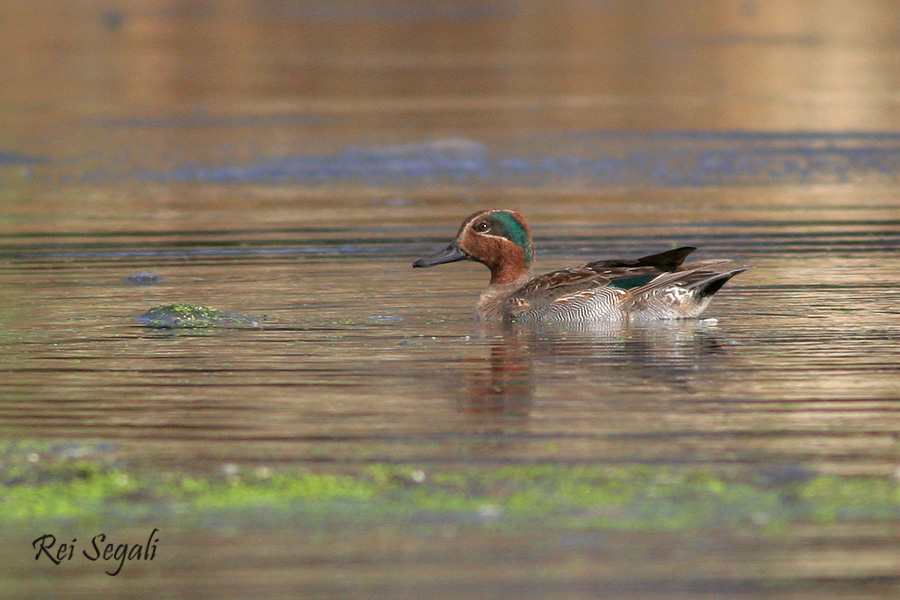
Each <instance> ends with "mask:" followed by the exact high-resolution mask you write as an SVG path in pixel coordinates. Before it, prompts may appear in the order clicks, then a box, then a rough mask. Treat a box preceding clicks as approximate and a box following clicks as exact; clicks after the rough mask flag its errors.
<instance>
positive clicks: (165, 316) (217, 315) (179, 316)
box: [137, 304, 260, 329]
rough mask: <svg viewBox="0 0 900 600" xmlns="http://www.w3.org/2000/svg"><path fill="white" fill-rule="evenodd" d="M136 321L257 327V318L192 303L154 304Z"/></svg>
mask: <svg viewBox="0 0 900 600" xmlns="http://www.w3.org/2000/svg"><path fill="white" fill-rule="evenodd" d="M137 319H138V321H139V322H140V323H142V324H144V325H146V326H148V327H157V328H160V329H197V328H204V327H257V326H258V325H259V321H260V320H259V318H257V317H254V316H251V315H243V314H240V313H234V312H227V311H224V310H220V309H218V308H212V307H209V306H197V305H194V304H166V305H163V306H155V307H153V308H151V309H150V310H148V311H147V312H145V313H143V314H142V315H140V316H139V317H138V318H137Z"/></svg>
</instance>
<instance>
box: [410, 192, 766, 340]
mask: <svg viewBox="0 0 900 600" xmlns="http://www.w3.org/2000/svg"><path fill="white" fill-rule="evenodd" d="M694 250H696V248H694V247H691V246H685V247H682V248H676V249H674V250H668V251H666V252H660V253H658V254H650V255H648V256H644V257H641V258H636V259H630V260H600V261H596V262H591V263H588V264H586V265H583V266H580V267H572V268H568V269H560V270H559V271H552V272H550V273H545V274H544V275H538V276H536V277H532V275H531V264H532V262H533V261H534V243H533V242H532V241H531V229H529V227H528V223H527V222H526V221H525V217H523V216H522V215H521V214H520V213H518V212H516V211H514V210H501V209H490V210H482V211H479V212H476V213H475V214H473V215H470V216H469V217H467V218H466V219H465V220H464V221H463V223H462V226H461V227H460V228H459V232H458V233H457V234H456V239H454V240H453V241H452V242H451V243H450V245H449V246H447V247H446V248H444V249H443V250H440V251H438V252H436V253H434V254H432V255H431V256H426V257H425V258H420V259H419V260H417V261H416V262H414V263H413V267H433V266H435V265H441V264H444V263H450V262H455V261H458V260H463V259H468V260H474V261H476V262H480V263H482V264H483V265H486V266H487V267H488V268H489V269H490V270H491V282H490V285H488V287H487V289H486V290H484V291H483V292H482V293H481V297H480V298H479V300H478V304H477V305H476V307H475V319H476V320H485V321H506V322H525V323H543V322H552V323H567V322H569V323H573V322H576V323H577V322H586V321H622V322H627V321H630V320H642V321H643V320H654V319H685V318H694V317H697V316H699V315H700V313H702V312H703V311H704V310H705V309H706V307H707V306H708V305H709V302H710V300H711V299H712V296H713V294H715V293H716V292H718V291H719V290H720V289H721V288H722V286H723V285H725V283H726V282H727V281H728V280H729V279H731V278H732V277H734V276H735V275H737V274H738V273H742V272H744V271H746V270H747V269H748V267H746V266H740V265H736V264H735V263H734V262H732V261H730V260H705V261H696V262H689V263H684V259H685V258H686V257H687V256H688V255H689V254H690V253H691V252H693V251H694Z"/></svg>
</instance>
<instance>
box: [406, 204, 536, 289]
mask: <svg viewBox="0 0 900 600" xmlns="http://www.w3.org/2000/svg"><path fill="white" fill-rule="evenodd" d="M463 259H468V260H474V261H476V262H480V263H481V264H483V265H486V266H487V267H488V268H489V269H490V270H491V284H492V285H503V284H509V283H518V282H521V281H524V280H526V279H527V278H528V276H529V274H530V272H531V263H532V261H533V260H534V244H533V243H532V242H531V229H529V228H528V223H526V222H525V217H523V216H522V215H521V214H519V213H518V212H516V211H514V210H498V209H491V210H482V211H479V212H477V213H475V214H473V215H470V216H469V217H467V218H466V220H465V221H463V224H462V226H460V228H459V232H458V233H457V234H456V239H454V240H453V241H452V242H451V243H450V245H449V246H447V247H446V248H444V249H443V250H440V251H438V252H436V253H434V254H432V255H431V256H426V257H425V258H420V259H419V260H417V261H416V262H414V263H413V266H414V267H433V266H435V265H442V264H444V263H450V262H456V261H458V260H463Z"/></svg>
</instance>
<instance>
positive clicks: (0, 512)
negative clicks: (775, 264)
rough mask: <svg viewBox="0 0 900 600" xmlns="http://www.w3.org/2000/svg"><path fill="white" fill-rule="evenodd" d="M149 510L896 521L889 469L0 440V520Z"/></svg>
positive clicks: (240, 517)
mask: <svg viewBox="0 0 900 600" xmlns="http://www.w3.org/2000/svg"><path fill="white" fill-rule="evenodd" d="M116 518H118V519H120V520H122V521H126V522H127V521H130V520H133V519H135V518H139V519H140V518H143V519H153V522H154V523H162V522H169V521H172V520H177V521H178V522H181V523H188V524H190V523H195V524H196V523H205V522H210V520H212V521H215V522H221V521H222V519H223V518H224V519H225V520H227V522H229V523H234V524H236V525H239V524H241V523H255V524H263V525H266V524H268V525H270V526H277V525H281V524H284V523H305V524H306V525H305V526H306V527H313V528H315V527H350V526H357V525H365V524H369V525H382V524H395V525H401V526H404V527H408V526H422V527H425V528H428V527H432V526H433V525H434V524H435V523H451V524H452V523H469V524H475V525H478V526H488V525H489V526H492V527H495V526H496V527H502V528H506V529H509V530H512V531H532V530H534V529H535V528H554V529H564V530H565V529H571V530H632V531H636V530H650V531H653V530H656V531H699V530H706V529H709V528H726V529H746V528H750V529H753V530H756V531H761V532H764V533H766V534H770V535H777V534H779V533H780V532H783V531H787V530H789V528H790V526H792V525H798V524H817V525H833V524H841V523H853V522H870V523H871V522H880V523H885V524H887V523H893V524H896V523H898V522H900V484H898V482H897V481H896V480H895V479H892V478H880V477H839V476H831V475H827V476H826V475H817V474H814V473H812V472H809V473H807V474H806V475H805V476H803V477H782V478H781V479H778V480H777V481H773V480H772V478H771V477H768V478H767V477H753V476H747V475H746V474H745V475H743V476H737V475H734V474H731V475H729V476H726V475H724V474H722V473H718V472H716V471H715V470H713V469H710V468H701V467H663V466H646V465H632V466H618V467H610V466H594V465H560V464H541V465H512V466H510V465H506V466H502V465H479V466H468V467H455V468H454V467H447V466H442V467H440V468H436V469H425V468H422V467H417V466H415V465H383V464H379V465H371V466H367V467H355V468H352V469H348V468H346V467H345V468H344V469H343V470H342V471H341V472H330V471H329V472H324V471H313V470H309V469H303V468H299V467H296V466H284V467H282V466H279V467H269V466H248V467H242V466H239V465H233V464H223V465H219V466H218V467H215V468H212V469H210V470H209V471H208V472H197V471H196V470H195V471H190V472H189V471H185V470H174V471H173V470H159V469H156V468H153V467H149V466H143V467H142V466H140V465H138V464H130V463H127V462H122V461H119V460H117V459H116V458H115V452H114V451H112V450H111V448H110V447H108V446H104V445H94V446H91V445H85V444H80V443H69V444H48V443H46V442H7V443H2V444H0V524H2V523H11V522H28V521H35V520H44V519H71V520H79V521H91V520H94V521H99V520H101V519H104V520H108V519H116Z"/></svg>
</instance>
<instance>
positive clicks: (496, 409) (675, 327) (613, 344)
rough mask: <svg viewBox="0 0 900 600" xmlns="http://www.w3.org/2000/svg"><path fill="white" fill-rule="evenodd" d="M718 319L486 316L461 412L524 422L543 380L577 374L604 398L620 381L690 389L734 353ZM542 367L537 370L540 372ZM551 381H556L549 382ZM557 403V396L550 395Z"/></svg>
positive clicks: (507, 423) (495, 421)
mask: <svg viewBox="0 0 900 600" xmlns="http://www.w3.org/2000/svg"><path fill="white" fill-rule="evenodd" d="M714 330H715V320H713V319H708V320H704V321H697V320H686V321H670V322H667V323H664V324H660V323H656V324H654V325H652V326H649V325H646V324H598V323H581V324H571V323H570V324H566V325H564V326H552V325H547V324H544V325H541V326H527V325H518V324H486V323H481V324H479V332H480V333H481V334H482V335H483V336H484V337H485V338H487V339H489V340H490V343H489V356H488V358H487V359H473V360H472V361H471V362H470V364H469V365H468V367H469V368H468V370H467V374H466V379H465V386H464V391H463V394H462V395H461V398H460V401H459V410H460V412H462V413H464V414H466V415H468V416H470V417H471V421H472V422H478V423H480V424H481V425H492V426H493V427H492V430H495V431H499V430H503V429H504V428H517V427H520V426H521V425H522V424H523V423H524V422H525V421H526V420H527V419H528V417H529V416H530V414H531V412H532V410H533V409H534V406H535V393H536V390H537V388H538V386H537V384H536V380H540V381H542V382H547V383H548V384H549V383H553V382H555V381H560V380H565V379H571V378H577V379H579V380H580V381H582V382H583V385H584V388H585V389H589V390H592V392H595V393H596V396H597V398H598V400H603V399H608V398H614V397H615V394H613V393H612V390H614V389H621V388H622V387H627V388H629V389H631V390H632V391H635V392H639V390H640V389H642V388H646V387H647V386H650V385H652V386H655V387H657V388H658V386H660V385H662V386H666V387H669V388H670V389H672V390H675V389H685V388H687V389H690V388H691V387H692V385H693V381H694V378H695V377H696V375H697V373H698V372H702V371H703V370H704V369H707V368H711V367H712V366H713V363H714V362H716V363H718V362H721V361H722V360H727V354H726V353H727V345H725V344H722V343H720V342H719V341H718V339H717V338H716V335H715V333H714ZM538 371H540V374H539V375H537V374H536V372H538ZM548 387H549V386H548ZM546 401H547V403H548V404H547V405H546V409H548V410H550V409H551V406H552V402H553V399H552V398H547V399H546Z"/></svg>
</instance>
